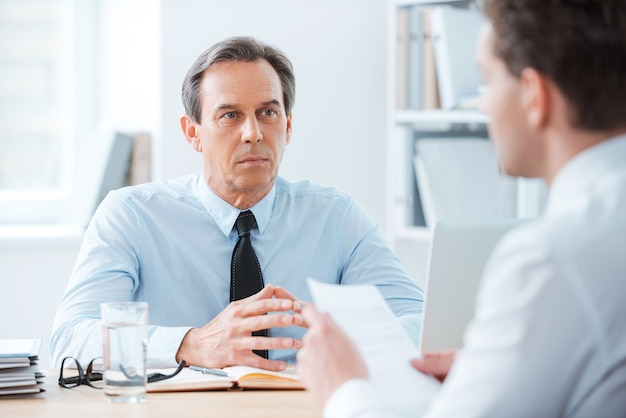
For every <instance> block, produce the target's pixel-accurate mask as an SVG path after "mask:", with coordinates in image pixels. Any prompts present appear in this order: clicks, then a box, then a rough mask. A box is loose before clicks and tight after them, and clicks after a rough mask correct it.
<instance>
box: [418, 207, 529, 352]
mask: <svg viewBox="0 0 626 418" xmlns="http://www.w3.org/2000/svg"><path fill="white" fill-rule="evenodd" d="M522 222H523V221H522V220H520V219H508V220H491V221H483V222H472V223H454V222H438V223H437V224H436V225H435V228H434V230H433V238H432V244H431V248H430V259H429V266H428V275H427V281H426V290H425V292H426V303H425V309H424V316H423V319H422V321H423V322H422V334H421V351H422V352H423V353H425V352H433V351H441V350H452V349H458V348H461V346H462V345H463V334H464V332H465V328H466V326H467V325H468V324H469V322H470V321H471V319H472V318H473V316H474V308H475V301H476V293H477V291H478V286H479V283H480V279H481V277H482V273H483V270H484V268H485V265H486V263H487V261H488V259H489V256H490V255H491V252H492V251H493V249H494V248H495V246H496V245H497V243H498V242H499V241H500V239H501V238H502V236H503V235H504V234H505V233H506V232H507V231H509V230H510V229H512V228H513V227H515V226H518V225H520V224H521V223H522Z"/></svg>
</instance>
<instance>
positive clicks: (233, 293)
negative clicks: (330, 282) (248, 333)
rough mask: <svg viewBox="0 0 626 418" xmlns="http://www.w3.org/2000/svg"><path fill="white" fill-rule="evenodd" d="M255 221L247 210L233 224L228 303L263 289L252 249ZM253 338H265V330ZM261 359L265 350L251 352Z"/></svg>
mask: <svg viewBox="0 0 626 418" xmlns="http://www.w3.org/2000/svg"><path fill="white" fill-rule="evenodd" d="M256 227H257V224H256V219H254V214H253V213H252V212H250V211H249V210H246V211H244V212H241V213H240V214H239V216H238V217H237V221H236V222H235V228H237V233H238V234H239V241H237V245H235V249H234V250H233V258H232V261H231V264H230V266H231V267H230V301H231V302H233V301H235V300H239V299H243V298H247V297H248V296H252V295H254V294H255V293H258V292H259V291H260V290H262V289H263V287H264V286H263V274H261V265H260V264H259V260H258V258H256V254H255V253H254V249H253V248H252V242H251V240H250V230H251V229H253V228H256ZM252 335H253V336H262V337H267V336H268V333H267V330H266V329H263V330H259V331H254V332H252ZM253 351H254V353H256V354H258V355H259V356H261V357H264V358H267V350H253Z"/></svg>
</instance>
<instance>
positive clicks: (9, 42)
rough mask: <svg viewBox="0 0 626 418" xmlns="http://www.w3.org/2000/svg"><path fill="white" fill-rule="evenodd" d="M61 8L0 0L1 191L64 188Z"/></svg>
mask: <svg viewBox="0 0 626 418" xmlns="http://www.w3.org/2000/svg"><path fill="white" fill-rule="evenodd" d="M64 6H65V3H64V1H63V0H0V108H1V109H2V111H1V112H0V191H2V192H5V193H7V194H8V192H17V193H18V194H19V195H23V194H24V193H28V192H35V191H48V192H52V191H59V190H61V189H63V187H64V180H65V179H64V174H65V173H64V170H63V168H64V167H68V166H69V164H68V161H67V158H68V146H67V145H68V144H67V142H68V139H69V138H70V136H71V135H70V132H69V127H70V126H71V124H68V123H67V122H68V118H69V103H68V99H67V96H65V95H66V94H67V91H68V90H69V88H68V87H69V86H68V82H69V80H68V79H67V73H68V71H67V69H68V63H69V61H71V60H70V54H69V51H68V48H67V45H68V42H67V41H66V39H64V37H65V36H66V34H67V32H68V30H67V29H68V16H67V13H65V8H64ZM11 194H15V193H11Z"/></svg>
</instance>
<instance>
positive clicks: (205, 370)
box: [189, 366, 228, 377]
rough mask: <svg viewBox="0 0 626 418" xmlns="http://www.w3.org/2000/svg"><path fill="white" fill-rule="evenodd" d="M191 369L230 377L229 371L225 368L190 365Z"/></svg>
mask: <svg viewBox="0 0 626 418" xmlns="http://www.w3.org/2000/svg"><path fill="white" fill-rule="evenodd" d="M189 369H190V370H195V371H197V372H201V373H204V374H214V375H216V376H225V377H228V373H226V372H225V371H224V370H220V369H207V368H206V367H198V366H189Z"/></svg>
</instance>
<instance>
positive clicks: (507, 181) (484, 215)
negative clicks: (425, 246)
mask: <svg viewBox="0 0 626 418" xmlns="http://www.w3.org/2000/svg"><path fill="white" fill-rule="evenodd" d="M415 150H416V151H415V156H414V166H415V176H416V181H417V183H418V189H419V193H420V201H421V203H422V210H423V212H424V218H425V220H426V225H427V226H433V225H435V223H437V222H438V221H443V220H446V221H480V220H488V219H508V218H515V217H516V216H517V182H516V179H514V178H513V177H510V176H506V175H505V174H503V173H501V172H500V169H499V165H498V157H497V155H496V151H495V149H494V147H493V144H492V143H491V142H490V141H489V140H488V139H487V138H471V137H470V138H462V137H450V138H420V139H418V140H417V141H416V145H415Z"/></svg>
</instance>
